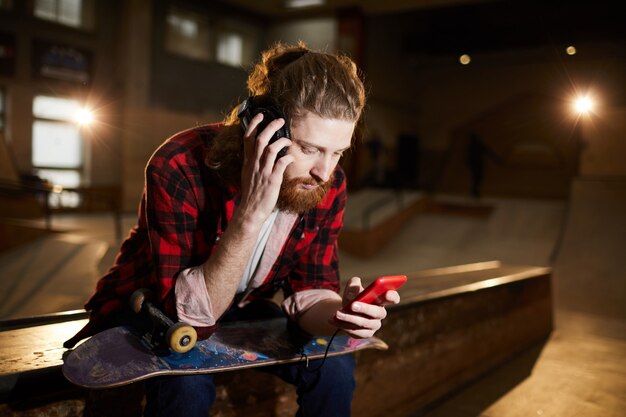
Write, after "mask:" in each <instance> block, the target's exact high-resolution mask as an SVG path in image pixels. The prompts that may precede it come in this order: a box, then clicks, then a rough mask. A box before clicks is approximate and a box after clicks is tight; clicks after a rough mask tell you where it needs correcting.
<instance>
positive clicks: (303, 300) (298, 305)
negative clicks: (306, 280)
mask: <svg viewBox="0 0 626 417" xmlns="http://www.w3.org/2000/svg"><path fill="white" fill-rule="evenodd" d="M324 300H338V301H341V296H340V295H339V294H337V293H336V292H335V291H333V290H325V289H321V290H304V291H300V292H297V293H295V294H292V295H290V296H289V297H287V298H285V300H284V301H283V303H282V307H283V311H284V312H285V314H286V315H287V316H288V317H289V318H290V319H291V320H293V321H295V322H297V321H298V319H299V318H300V316H301V315H302V314H303V313H305V312H306V311H307V310H308V309H310V308H311V307H313V306H314V305H315V304H317V303H319V302H320V301H324Z"/></svg>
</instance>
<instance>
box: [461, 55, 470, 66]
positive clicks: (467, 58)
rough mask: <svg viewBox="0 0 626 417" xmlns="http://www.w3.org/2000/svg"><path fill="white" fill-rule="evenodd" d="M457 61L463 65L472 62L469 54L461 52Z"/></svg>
mask: <svg viewBox="0 0 626 417" xmlns="http://www.w3.org/2000/svg"><path fill="white" fill-rule="evenodd" d="M459 62H460V63H461V64H463V65H467V64H469V63H470V62H472V58H470V56H469V55H467V54H463V55H461V56H460V57H459Z"/></svg>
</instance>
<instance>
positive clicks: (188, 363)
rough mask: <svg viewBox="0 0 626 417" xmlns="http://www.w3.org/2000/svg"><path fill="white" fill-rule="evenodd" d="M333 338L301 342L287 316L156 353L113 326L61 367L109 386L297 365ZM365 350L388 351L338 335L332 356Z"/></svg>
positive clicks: (72, 376)
mask: <svg viewBox="0 0 626 417" xmlns="http://www.w3.org/2000/svg"><path fill="white" fill-rule="evenodd" d="M329 341H330V337H313V338H306V339H302V338H299V337H296V336H294V335H293V334H292V333H291V332H289V331H288V330H287V320H286V319H284V318H278V319H270V320H258V321H248V322H232V323H226V324H222V325H221V326H220V327H219V328H218V330H217V331H216V332H215V333H214V334H213V335H212V336H211V337H210V338H208V339H206V340H202V341H198V342H197V343H196V345H195V346H194V347H193V349H191V350H190V351H188V352H186V353H176V352H174V351H172V350H169V349H167V350H166V351H155V350H154V349H153V348H152V347H151V344H150V342H149V341H148V340H147V338H146V337H143V336H141V335H138V334H136V333H135V332H134V331H133V329H131V328H129V327H114V328H112V329H109V330H105V331H103V332H101V333H98V334H96V335H94V336H92V337H91V338H90V339H88V340H87V341H85V342H84V343H82V344H81V345H79V346H77V347H76V348H75V349H74V350H73V351H72V352H71V353H70V354H69V355H67V357H66V358H65V363H64V364H63V374H64V375H65V377H66V378H67V379H68V380H69V381H70V382H72V383H74V384H76V385H79V386H82V387H86V388H110V387H115V386H120V385H126V384H130V383H132V382H136V381H140V380H143V379H146V378H150V377H153V376H158V375H185V374H201V373H216V372H224V371H231V370H237V369H243V368H252V367H258V366H267V365H275V364H281V363H288V362H298V361H304V360H306V359H307V358H308V359H319V358H322V357H324V354H325V352H326V348H327V347H328V343H329ZM363 349H380V350H386V349H387V344H386V343H385V342H383V341H382V340H380V339H378V338H376V337H370V338H368V339H353V338H351V337H349V336H347V335H337V336H335V338H334V339H333V340H332V343H331V345H330V348H329V350H328V356H336V355H341V354H346V353H350V352H355V351H359V350H363Z"/></svg>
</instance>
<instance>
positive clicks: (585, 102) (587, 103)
mask: <svg viewBox="0 0 626 417" xmlns="http://www.w3.org/2000/svg"><path fill="white" fill-rule="evenodd" d="M574 108H575V109H576V111H577V112H578V113H589V112H590V111H591V109H593V101H592V100H591V99H590V98H589V97H580V98H578V99H576V101H575V102H574Z"/></svg>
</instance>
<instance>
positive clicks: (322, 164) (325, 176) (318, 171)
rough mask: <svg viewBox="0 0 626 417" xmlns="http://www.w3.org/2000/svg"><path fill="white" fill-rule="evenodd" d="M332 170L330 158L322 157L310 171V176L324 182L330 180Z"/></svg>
mask: <svg viewBox="0 0 626 417" xmlns="http://www.w3.org/2000/svg"><path fill="white" fill-rule="evenodd" d="M333 169H335V166H334V164H333V161H332V160H331V158H330V157H322V158H320V159H319V160H318V161H317V162H316V163H315V165H314V166H313V168H312V169H311V175H312V176H313V177H314V178H315V179H316V180H318V181H321V182H326V181H328V180H329V179H330V175H331V174H332V172H333Z"/></svg>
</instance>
